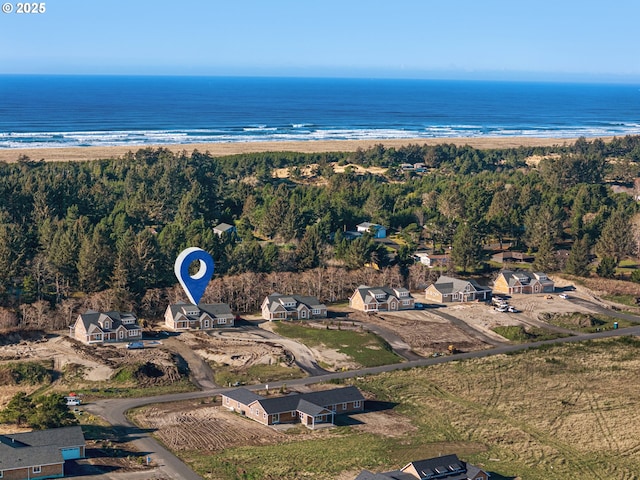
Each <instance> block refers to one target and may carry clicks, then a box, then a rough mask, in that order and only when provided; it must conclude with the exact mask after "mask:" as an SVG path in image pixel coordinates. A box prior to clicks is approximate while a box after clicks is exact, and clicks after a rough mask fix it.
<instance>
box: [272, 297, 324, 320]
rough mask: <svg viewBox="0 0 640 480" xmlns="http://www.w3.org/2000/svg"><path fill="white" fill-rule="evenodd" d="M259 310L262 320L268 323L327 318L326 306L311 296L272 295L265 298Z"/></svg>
mask: <svg viewBox="0 0 640 480" xmlns="http://www.w3.org/2000/svg"><path fill="white" fill-rule="evenodd" d="M260 308H261V309H262V318H264V319H265V320H269V321H272V320H308V319H311V318H327V306H326V305H325V304H324V303H320V301H319V300H318V299H317V297H312V296H305V295H282V294H280V293H272V294H271V295H267V296H266V297H265V299H264V301H263V302H262V306H261V307H260Z"/></svg>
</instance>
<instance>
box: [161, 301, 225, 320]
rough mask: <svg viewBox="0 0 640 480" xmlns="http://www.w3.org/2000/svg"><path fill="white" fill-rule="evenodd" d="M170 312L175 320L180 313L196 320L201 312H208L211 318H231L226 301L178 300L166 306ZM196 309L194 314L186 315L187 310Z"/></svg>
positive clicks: (192, 310)
mask: <svg viewBox="0 0 640 480" xmlns="http://www.w3.org/2000/svg"><path fill="white" fill-rule="evenodd" d="M167 308H168V309H169V311H170V312H171V317H172V318H173V319H174V320H176V319H177V318H178V317H180V315H184V316H186V317H187V318H189V319H190V320H197V319H199V318H200V316H201V315H202V312H206V313H208V314H209V315H210V316H211V317H213V318H233V313H231V308H230V307H229V305H227V304H226V303H200V304H198V305H194V304H193V303H184V302H178V303H174V304H171V305H169V306H168V307H167ZM194 311H197V313H196V314H195V315H187V312H194Z"/></svg>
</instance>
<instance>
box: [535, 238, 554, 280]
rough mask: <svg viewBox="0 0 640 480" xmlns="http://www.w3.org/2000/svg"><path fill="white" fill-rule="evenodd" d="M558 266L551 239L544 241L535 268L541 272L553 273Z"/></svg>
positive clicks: (537, 253) (539, 249)
mask: <svg viewBox="0 0 640 480" xmlns="http://www.w3.org/2000/svg"><path fill="white" fill-rule="evenodd" d="M557 266H558V262H557V261H556V256H555V253H554V252H553V242H552V240H551V237H547V238H546V239H542V240H541V243H540V247H539V248H538V251H537V252H536V256H535V259H534V261H533V268H534V269H535V270H538V271H541V272H552V271H554V270H555V269H556V268H557Z"/></svg>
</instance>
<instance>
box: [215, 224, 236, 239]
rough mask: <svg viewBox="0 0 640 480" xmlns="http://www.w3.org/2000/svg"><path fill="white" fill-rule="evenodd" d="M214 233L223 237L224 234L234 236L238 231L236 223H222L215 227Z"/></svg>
mask: <svg viewBox="0 0 640 480" xmlns="http://www.w3.org/2000/svg"><path fill="white" fill-rule="evenodd" d="M213 233H215V234H216V235H218V236H219V237H221V236H222V235H228V236H230V237H231V236H234V235H236V233H237V230H236V227H235V226H234V225H229V224H228V223H220V224H218V225H216V226H215V227H213Z"/></svg>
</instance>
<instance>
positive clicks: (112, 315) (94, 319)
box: [73, 310, 140, 331]
mask: <svg viewBox="0 0 640 480" xmlns="http://www.w3.org/2000/svg"><path fill="white" fill-rule="evenodd" d="M107 319H109V320H111V322H112V326H111V328H110V329H103V328H102V327H100V328H101V329H102V330H116V329H117V328H118V327H119V326H120V325H122V320H123V319H124V320H127V321H131V320H133V321H134V322H137V319H136V316H135V315H134V314H133V313H131V312H125V313H120V312H114V311H111V312H96V311H95V310H87V311H86V312H85V313H82V314H80V315H78V318H77V319H76V322H75V323H74V324H73V326H74V328H75V326H76V324H77V323H78V322H82V324H83V325H84V328H85V330H87V331H89V329H90V327H91V326H92V325H95V326H99V325H100V322H104V321H105V320H107ZM128 325H132V324H128ZM136 327H138V325H137V324H136ZM138 328H140V327H138Z"/></svg>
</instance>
